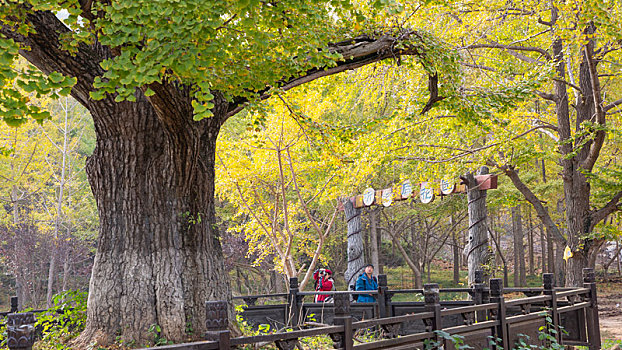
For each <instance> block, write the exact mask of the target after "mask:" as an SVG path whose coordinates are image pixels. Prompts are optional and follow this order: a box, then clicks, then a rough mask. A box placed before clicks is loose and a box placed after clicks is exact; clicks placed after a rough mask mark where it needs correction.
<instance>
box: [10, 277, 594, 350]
mask: <svg viewBox="0 0 622 350" xmlns="http://www.w3.org/2000/svg"><path fill="white" fill-rule="evenodd" d="M481 277H482V274H481V272H480V273H478V274H477V276H476V282H477V283H475V285H474V286H473V287H472V288H449V289H439V287H438V284H426V285H425V287H424V289H403V290H390V289H389V288H388V286H387V280H386V276H383V275H380V276H379V279H378V280H379V287H378V290H377V291H369V292H368V293H370V294H374V295H375V296H376V299H377V301H376V302H374V303H351V302H350V299H351V294H358V293H360V292H301V291H299V290H298V281H297V279H291V281H290V290H289V293H286V294H271V295H254V296H244V297H239V298H237V299H242V300H244V301H245V302H246V303H247V306H245V308H244V311H243V312H242V317H243V318H244V319H245V320H246V321H247V322H248V323H249V324H250V325H252V326H255V327H257V326H258V325H259V324H271V325H272V326H271V328H272V329H278V330H281V331H282V330H287V331H286V332H277V333H272V334H265V335H257V336H248V337H238V338H231V337H230V333H229V330H228V329H227V327H228V325H229V322H228V321H229V320H228V313H227V309H228V306H229V305H228V303H227V302H225V301H208V302H207V303H206V312H207V316H208V317H207V321H206V322H207V324H206V326H207V329H208V332H207V333H206V334H205V339H206V340H204V341H199V342H194V343H186V344H177V345H170V346H161V347H157V348H152V349H162V350H166V349H170V350H209V349H214V350H216V349H217V350H224V349H227V350H230V349H232V348H236V347H238V346H244V345H251V344H252V345H259V344H270V343H272V344H274V345H275V346H276V347H277V348H278V349H281V350H286V349H294V348H295V347H296V345H297V344H298V343H299V341H300V340H301V339H304V338H310V337H314V336H318V335H327V336H329V337H330V339H331V340H332V342H333V346H334V347H335V348H336V349H348V350H349V349H357V350H376V349H387V350H388V349H394V350H397V349H417V348H419V349H423V348H426V347H428V348H429V347H430V346H431V344H436V345H432V346H435V347H440V346H441V345H442V346H444V348H445V349H455V346H454V343H453V342H452V341H451V340H449V339H445V338H444V337H443V335H444V334H451V335H453V336H461V337H463V341H464V343H465V344H468V345H470V346H472V347H473V348H474V349H484V348H491V349H492V348H494V349H512V348H514V346H515V344H517V342H519V341H520V340H521V339H522V341H524V342H525V343H527V344H534V345H543V344H545V343H546V342H551V339H554V341H556V342H558V343H559V344H562V345H579V346H587V347H589V348H590V349H600V331H599V323H598V304H597V298H596V284H595V281H594V272H593V270H592V269H584V271H583V279H584V284H583V287H582V288H554V286H553V275H552V274H544V275H543V287H542V288H503V283H502V280H501V279H492V280H491V281H490V286H486V285H485V284H483V283H481ZM442 293H468V294H469V295H470V300H459V301H441V298H440V295H441V294H442ZM508 293H512V295H515V294H516V293H522V294H524V297H523V298H518V299H510V300H506V299H505V295H506V294H508ZM317 294H332V295H333V298H334V302H333V303H305V302H304V299H305V298H306V297H311V296H315V295H317ZM396 294H414V295H417V296H418V297H421V296H422V297H423V301H401V302H399V301H393V300H392V298H393V296H395V295H396ZM275 298H276V299H279V298H280V299H283V300H284V303H273V304H265V305H256V304H257V300H259V299H275ZM13 308H14V307H13V305H12V309H13ZM7 320H8V321H7V336H8V346H9V349H18V348H19V349H24V348H29V347H30V346H32V343H33V342H34V333H35V329H34V325H33V324H32V323H33V322H34V314H33V313H11V314H8V315H7ZM440 331H442V332H440ZM541 332H546V333H547V334H549V335H550V336H551V337H552V338H551V339H540V337H539V336H540V334H541ZM26 333H27V334H28V336H27V337H25V335H26ZM365 334H373V337H367V338H371V339H372V340H371V341H367V342H365V341H357V342H356V344H355V341H354V340H355V338H356V339H359V338H360V337H359V335H365ZM526 336H527V337H528V338H527V337H526ZM491 339H492V340H493V343H494V344H493V345H492V346H491Z"/></svg>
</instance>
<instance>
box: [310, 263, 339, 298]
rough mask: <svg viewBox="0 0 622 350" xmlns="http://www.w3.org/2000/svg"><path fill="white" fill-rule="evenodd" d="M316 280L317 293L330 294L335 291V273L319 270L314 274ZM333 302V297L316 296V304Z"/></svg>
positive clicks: (325, 295)
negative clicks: (329, 292)
mask: <svg viewBox="0 0 622 350" xmlns="http://www.w3.org/2000/svg"><path fill="white" fill-rule="evenodd" d="M313 279H314V280H315V291H316V292H328V291H331V290H335V281H333V272H332V271H331V270H329V269H318V270H315V272H314V273H313ZM331 301H333V296H332V295H327V294H318V295H316V296H315V302H316V303H327V302H331Z"/></svg>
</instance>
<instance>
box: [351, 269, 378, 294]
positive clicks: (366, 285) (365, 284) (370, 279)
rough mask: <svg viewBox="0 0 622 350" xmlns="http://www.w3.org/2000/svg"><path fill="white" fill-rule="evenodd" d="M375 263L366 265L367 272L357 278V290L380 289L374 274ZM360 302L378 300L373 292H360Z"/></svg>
mask: <svg viewBox="0 0 622 350" xmlns="http://www.w3.org/2000/svg"><path fill="white" fill-rule="evenodd" d="M373 273H374V265H372V264H367V266H365V273H363V274H362V275H360V276H359V278H358V279H357V280H356V290H374V291H377V290H378V280H377V279H376V277H374V276H373ZM356 301H357V302H359V303H373V302H375V301H376V297H375V296H373V295H371V294H359V295H358V298H357V299H356Z"/></svg>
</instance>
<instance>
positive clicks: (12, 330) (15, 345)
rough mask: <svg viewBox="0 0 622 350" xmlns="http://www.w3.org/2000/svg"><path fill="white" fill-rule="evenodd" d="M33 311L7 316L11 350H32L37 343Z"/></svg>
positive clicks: (8, 338)
mask: <svg viewBox="0 0 622 350" xmlns="http://www.w3.org/2000/svg"><path fill="white" fill-rule="evenodd" d="M36 321H37V319H36V318H35V315H34V314H33V313H32V312H24V313H19V314H9V315H8V316H7V326H6V331H7V344H6V345H7V347H8V348H9V349H10V350H17V349H19V350H31V349H32V345H33V344H34V343H35V325H34V324H35V322H36Z"/></svg>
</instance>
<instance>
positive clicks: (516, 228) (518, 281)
mask: <svg viewBox="0 0 622 350" xmlns="http://www.w3.org/2000/svg"><path fill="white" fill-rule="evenodd" d="M520 209H521V208H520V205H517V206H515V207H513V208H512V234H513V238H514V286H516V287H519V286H524V285H526V284H527V283H526V278H525V246H524V244H523V239H524V237H523V224H522V216H521V210H520Z"/></svg>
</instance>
